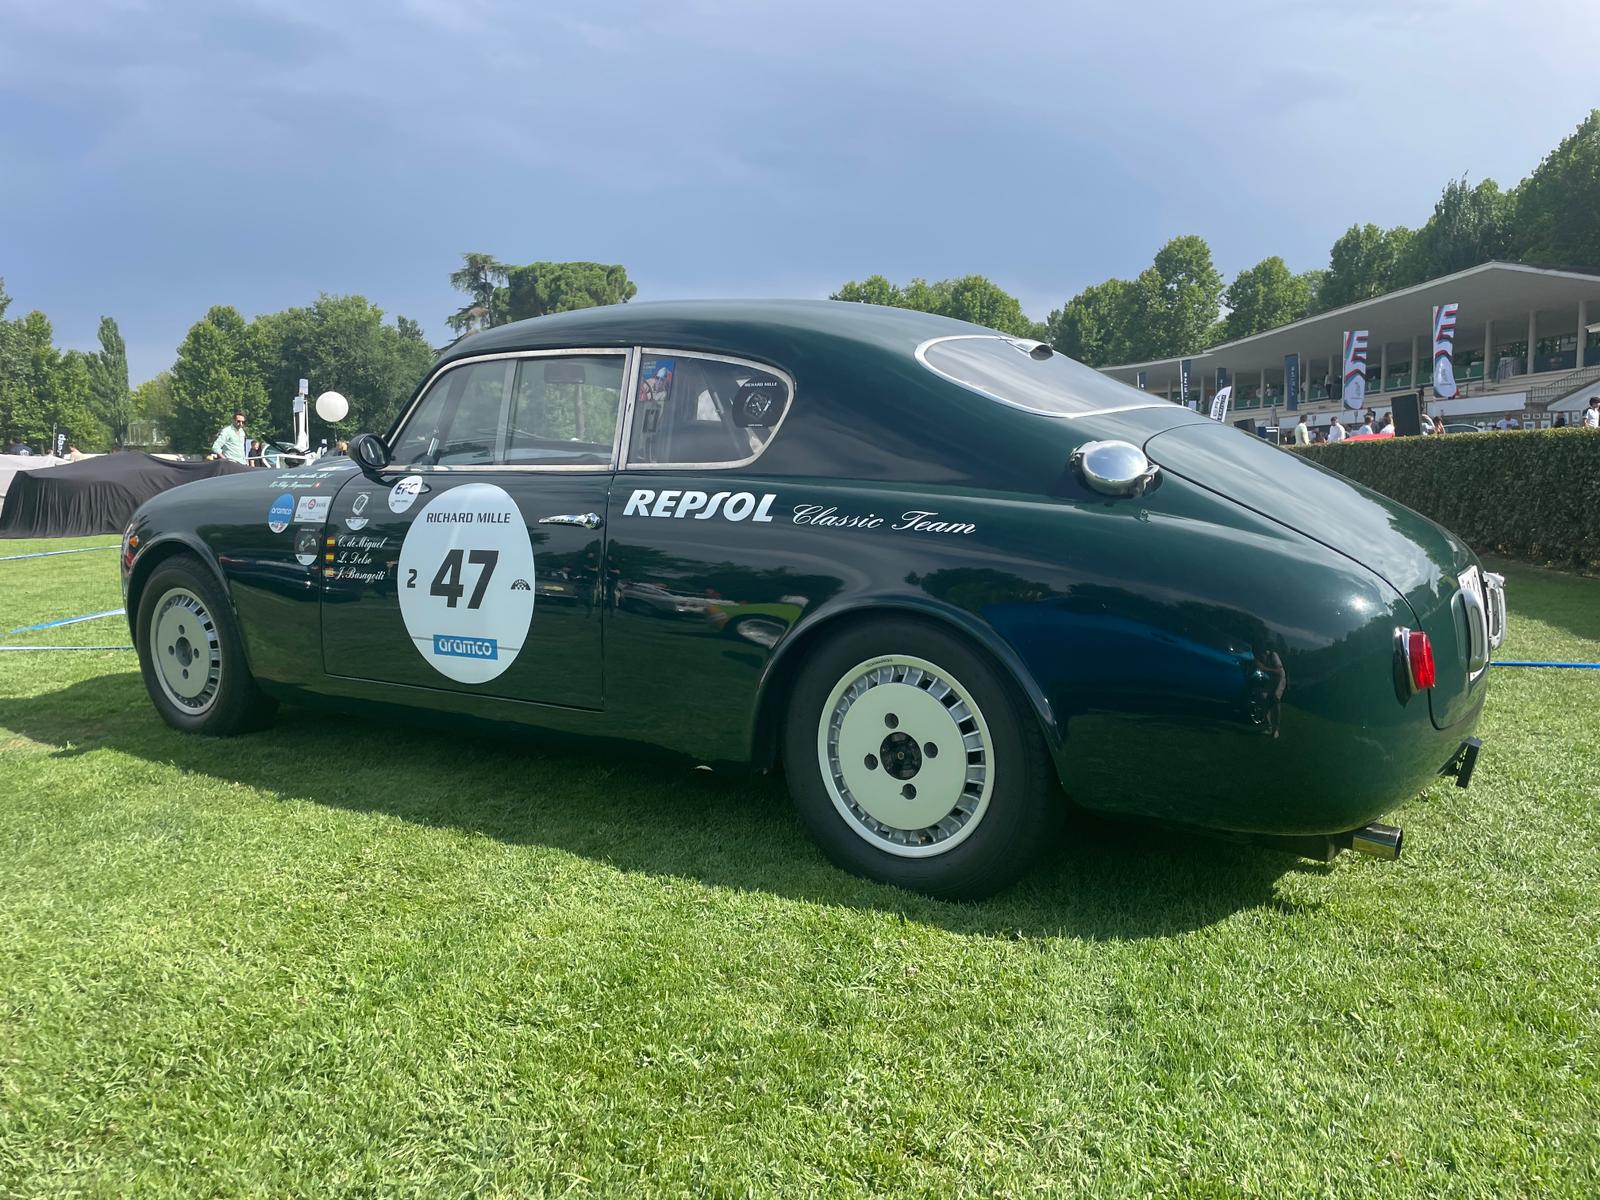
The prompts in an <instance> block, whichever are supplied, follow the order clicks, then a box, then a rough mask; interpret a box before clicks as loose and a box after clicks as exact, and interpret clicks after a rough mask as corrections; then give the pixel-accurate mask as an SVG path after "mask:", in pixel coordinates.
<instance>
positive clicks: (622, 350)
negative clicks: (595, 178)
mask: <svg viewBox="0 0 1600 1200" xmlns="http://www.w3.org/2000/svg"><path fill="white" fill-rule="evenodd" d="M637 353H638V350H637V347H629V346H573V347H570V348H569V347H561V348H560V349H555V350H503V351H500V352H498V353H495V354H474V355H472V356H470V357H468V358H456V359H452V360H451V361H449V362H447V363H445V364H444V365H443V366H441V367H439V368H437V369H436V370H435V371H434V372H433V374H431V375H429V376H428V378H427V381H426V382H425V383H424V384H423V385H422V387H421V388H420V389H419V390H418V391H417V394H416V396H415V398H414V399H413V400H412V401H411V403H410V404H408V405H407V406H406V408H405V410H404V412H402V413H401V414H400V416H399V417H398V418H397V419H396V420H395V422H394V424H393V425H391V426H390V429H389V433H390V436H389V438H388V442H389V444H390V445H391V446H392V445H393V444H394V443H395V441H396V440H397V438H398V435H399V434H400V432H401V431H402V430H404V429H405V427H406V423H407V422H409V421H410V420H411V416H412V414H413V413H414V412H415V411H416V409H417V406H418V405H420V404H421V403H422V401H423V400H424V399H426V398H427V395H428V393H429V392H431V391H432V390H433V386H434V384H435V383H437V382H438V381H439V378H440V376H442V375H445V374H447V373H449V372H450V371H453V370H455V369H456V368H457V367H465V366H469V365H471V364H472V363H480V362H494V361H496V360H498V359H508V360H515V359H523V358H578V357H590V358H593V357H598V356H602V355H612V354H619V355H622V356H623V358H624V359H625V361H624V363H623V368H622V378H623V388H624V391H623V395H622V403H621V406H620V407H619V409H618V412H617V429H616V432H615V433H613V435H612V438H611V461H610V462H609V463H584V464H582V465H577V466H570V467H564V466H559V465H556V464H547V463H486V464H483V465H478V464H458V465H455V466H449V465H445V466H438V465H433V466H414V465H411V464H408V463H389V464H388V465H387V466H385V467H384V468H383V470H382V471H380V472H378V474H379V475H380V476H382V475H388V474H391V473H393V474H397V475H429V474H446V473H449V472H452V471H472V472H479V471H493V472H500V473H504V472H508V471H511V472H516V473H518V474H533V475H544V474H575V475H583V474H588V475H597V474H610V473H612V472H614V471H615V470H616V469H617V463H618V462H619V461H620V459H619V447H620V443H621V439H622V430H623V423H622V422H623V416H624V414H625V413H626V412H627V411H628V399H629V398H628V393H627V390H626V389H627V385H628V381H629V380H630V378H631V377H632V376H633V375H634V374H635V373H636V372H637V369H638V362H637V358H636V357H629V356H636V355H637ZM515 365H516V364H515V362H514V361H513V362H511V363H510V364H509V366H510V367H511V368H514V367H515ZM512 380H513V382H514V381H515V376H513V377H512ZM510 393H511V388H510V386H507V388H506V403H507V404H509V403H510ZM505 415H506V409H505V408H504V407H502V410H501V421H500V424H501V430H502V432H501V434H500V435H499V437H500V438H501V439H503V438H504V436H505V435H504V426H505ZM780 423H781V422H780Z"/></svg>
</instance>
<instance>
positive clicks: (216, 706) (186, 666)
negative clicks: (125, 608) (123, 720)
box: [134, 554, 276, 736]
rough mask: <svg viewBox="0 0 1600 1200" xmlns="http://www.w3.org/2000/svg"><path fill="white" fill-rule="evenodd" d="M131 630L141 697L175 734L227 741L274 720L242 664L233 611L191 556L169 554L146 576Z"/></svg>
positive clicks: (268, 702) (272, 706)
mask: <svg viewBox="0 0 1600 1200" xmlns="http://www.w3.org/2000/svg"><path fill="white" fill-rule="evenodd" d="M134 628H135V629H136V630H137V635H138V636H137V641H138V650H139V669H140V671H141V673H142V674H143V675H144V686H145V690H146V691H148V692H149V693H150V699H151V700H152V701H153V702H154V703H155V706H156V711H157V712H159V713H160V714H161V716H162V719H163V720H165V721H166V723H167V724H168V725H171V726H172V727H173V728H174V729H181V730H183V731H184V732H185V733H203V734H211V735H214V736H226V735H227V734H232V733H242V732H245V731H246V730H250V729H257V728H260V727H261V726H262V725H263V724H264V723H265V722H266V721H267V720H268V719H270V717H271V716H272V712H273V710H274V709H275V708H276V705H275V704H274V702H273V701H272V700H271V699H270V698H268V697H267V696H264V695H263V694H262V693H261V690H260V689H259V688H258V687H257V686H256V681H255V679H254V677H252V676H251V674H250V669H249V667H248V666H247V665H246V663H245V657H244V646H243V643H242V642H241V640H240V637H239V628H238V623H237V621H236V620H235V618H234V615H233V607H232V605H230V604H229V603H228V598H227V597H226V596H225V595H224V594H223V591H222V587H221V585H220V584H218V583H217V581H216V579H215V578H214V577H213V576H212V574H211V573H210V572H209V571H207V570H206V568H205V566H204V564H202V563H201V562H200V561H199V560H198V559H196V558H194V557H193V556H192V555H188V554H179V555H175V556H174V557H172V558H170V559H168V560H167V561H165V562H163V563H161V564H160V565H159V566H157V567H156V569H155V570H154V572H152V573H151V576H150V578H149V579H148V580H146V581H145V586H144V590H143V592H142V593H141V594H140V599H139V611H138V614H137V616H136V618H135V621H134Z"/></svg>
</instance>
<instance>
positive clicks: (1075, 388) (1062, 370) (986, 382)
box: [917, 333, 1166, 418]
mask: <svg viewBox="0 0 1600 1200" xmlns="http://www.w3.org/2000/svg"><path fill="white" fill-rule="evenodd" d="M917 360H918V361H919V362H921V363H922V365H923V366H925V367H927V368H928V370H930V371H932V372H933V373H934V374H935V375H940V376H943V377H944V378H945V379H948V380H950V381H951V382H952V383H959V384H960V385H961V386H962V387H964V388H968V389H970V390H971V391H974V392H977V393H978V394H979V395H983V396H987V397H989V398H990V399H991V400H998V401H999V402H1000V403H1002V404H1009V405H1011V406H1013V407H1014V408H1025V409H1027V410H1028V411H1029V412H1036V413H1043V414H1044V415H1045V416H1049V417H1069V418H1070V417H1088V416H1097V415H1099V414H1102V413H1112V412H1123V411H1125V410H1127V409H1131V408H1154V407H1156V406H1157V405H1160V404H1164V403H1166V401H1164V400H1158V399H1156V398H1155V397H1154V396H1151V395H1149V394H1148V393H1146V392H1141V391H1139V390H1138V389H1137V388H1131V387H1129V386H1128V385H1127V384H1125V383H1118V382H1117V381H1116V380H1114V379H1110V378H1108V377H1107V376H1105V375H1102V374H1101V373H1100V372H1099V371H1096V370H1094V369H1093V368H1092V367H1086V366H1084V365H1083V364H1082V363H1080V362H1074V361H1073V360H1072V359H1070V358H1068V357H1067V356H1066V355H1064V354H1058V353H1056V352H1055V351H1054V350H1052V349H1051V348H1050V347H1049V346H1046V345H1045V344H1044V343H1043V342H1032V341H1028V340H1026V339H1023V338H1011V337H1005V336H1003V335H1001V334H997V333H996V334H957V335H955V336H953V337H941V338H933V339H931V340H929V341H926V342H923V343H922V345H920V346H918V347H917Z"/></svg>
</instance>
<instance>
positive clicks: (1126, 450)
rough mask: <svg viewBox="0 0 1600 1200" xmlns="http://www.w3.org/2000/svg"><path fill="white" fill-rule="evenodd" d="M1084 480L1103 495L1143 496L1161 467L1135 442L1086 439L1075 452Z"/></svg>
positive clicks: (1078, 467)
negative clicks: (1147, 456)
mask: <svg viewBox="0 0 1600 1200" xmlns="http://www.w3.org/2000/svg"><path fill="white" fill-rule="evenodd" d="M1072 465H1073V466H1075V467H1077V469H1078V474H1080V475H1082V476H1083V481H1084V483H1086V484H1088V485H1089V487H1091V488H1093V489H1094V490H1095V491H1097V492H1099V493H1100V494H1101V495H1104V496H1142V495H1144V494H1145V493H1146V492H1148V491H1149V490H1150V488H1151V487H1152V486H1154V484H1155V481H1156V476H1157V475H1158V474H1159V473H1160V471H1161V468H1160V467H1158V466H1156V465H1155V463H1153V462H1151V461H1150V460H1149V459H1148V458H1146V457H1145V454H1144V451H1143V450H1141V449H1139V447H1137V446H1135V445H1134V444H1133V443H1132V442H1121V441H1111V442H1085V443H1084V444H1083V445H1081V446H1079V447H1078V448H1077V449H1076V450H1075V451H1073V453H1072Z"/></svg>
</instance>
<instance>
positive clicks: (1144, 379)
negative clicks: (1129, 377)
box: [1137, 371, 1150, 392]
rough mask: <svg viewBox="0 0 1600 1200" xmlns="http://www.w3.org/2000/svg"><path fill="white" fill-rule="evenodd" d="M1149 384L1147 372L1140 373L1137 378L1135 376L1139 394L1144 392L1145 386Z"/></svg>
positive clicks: (1148, 373)
mask: <svg viewBox="0 0 1600 1200" xmlns="http://www.w3.org/2000/svg"><path fill="white" fill-rule="evenodd" d="M1149 382H1150V372H1149V371H1140V372H1139V374H1138V376H1137V383H1138V388H1139V390H1140V391H1141V392H1142V391H1144V390H1145V385H1146V384H1148V383H1149Z"/></svg>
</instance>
